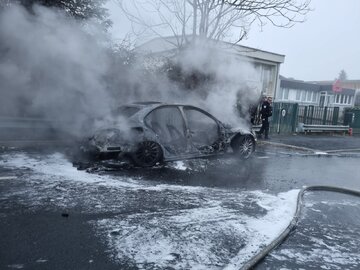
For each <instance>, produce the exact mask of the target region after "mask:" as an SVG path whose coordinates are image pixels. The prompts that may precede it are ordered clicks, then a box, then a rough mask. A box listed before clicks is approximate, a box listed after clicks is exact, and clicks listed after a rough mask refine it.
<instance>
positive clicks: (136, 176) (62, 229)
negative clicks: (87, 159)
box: [0, 135, 360, 270]
mask: <svg viewBox="0 0 360 270" xmlns="http://www.w3.org/2000/svg"><path fill="white" fill-rule="evenodd" d="M359 146H360V138H358V137H348V136H322V135H315V136H313V135H312V136H309V135H306V136H305V135H296V136H279V135H273V136H271V139H270V140H268V141H259V142H258V147H257V151H256V154H255V155H254V157H253V158H251V159H249V160H247V161H245V162H241V163H239V160H238V159H234V158H226V159H214V160H193V161H188V162H180V163H172V164H169V165H168V166H164V167H158V168H152V169H135V170H131V171H128V170H115V169H100V170H95V171H92V172H91V173H88V172H85V171H79V170H76V168H74V167H73V166H72V164H71V162H69V160H67V158H66V156H65V155H63V154H62V153H59V152H58V151H57V150H56V149H55V150H54V149H46V148H45V149H43V148H41V151H39V150H37V149H32V150H26V151H23V150H16V149H3V150H2V153H0V217H1V218H0V239H1V241H0V269H54V270H60V269H105V270H106V269H222V268H224V267H228V269H238V268H239V266H241V264H242V263H244V261H245V260H246V259H247V258H250V257H251V255H252V254H254V253H255V252H256V251H257V250H259V249H260V248H261V247H262V246H263V245H264V244H266V243H269V241H271V239H273V238H274V236H275V235H276V234H277V233H279V231H281V229H282V228H283V227H284V226H285V227H286V226H287V225H286V224H287V222H288V221H289V220H290V219H291V217H292V210H293V208H294V202H295V201H296V194H297V191H298V190H299V189H300V188H302V187H303V186H304V185H337V186H341V187H347V188H352V189H360V179H359V175H360V167H359V166H358V164H359V160H360V159H359V158H360V156H359V155H358V152H359V151H355V149H358V148H360V147H359ZM335 150H336V152H334V151H335ZM339 150H340V151H339ZM306 201H307V207H306V208H307V211H305V213H304V215H303V216H302V219H301V223H300V225H299V228H298V230H297V232H299V233H294V234H293V235H292V236H291V238H289V240H288V242H286V243H285V244H284V245H282V246H281V247H279V248H278V249H276V250H275V251H274V252H273V253H272V255H271V256H269V257H268V258H267V259H266V260H265V261H264V262H263V263H262V264H261V265H259V266H258V269H321V268H323V267H327V269H358V268H357V267H358V265H360V259H359V258H358V256H357V255H356V254H357V252H358V250H359V248H360V243H359V241H356V239H359V238H360V233H359V232H360V225H359V222H358V220H359V218H360V210H359V209H360V207H359V206H360V202H359V200H358V199H354V198H349V197H338V196H335V197H329V196H328V194H318V193H316V194H313V195H312V196H310V197H309V198H308V199H307V200H306ZM348 225H349V226H348ZM309 262H311V263H309Z"/></svg>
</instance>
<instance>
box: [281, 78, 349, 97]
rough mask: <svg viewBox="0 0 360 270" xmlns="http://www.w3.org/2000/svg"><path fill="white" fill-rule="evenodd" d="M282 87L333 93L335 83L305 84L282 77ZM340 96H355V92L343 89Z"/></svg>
mask: <svg viewBox="0 0 360 270" xmlns="http://www.w3.org/2000/svg"><path fill="white" fill-rule="evenodd" d="M280 87H282V88H289V89H300V90H310V91H315V92H322V91H325V92H333V81H331V82H328V83H326V84H325V83H324V84H317V83H314V82H305V81H301V80H295V79H292V78H285V77H283V76H280ZM340 94H344V95H355V90H354V89H350V88H344V87H343V88H342V91H341V92H340Z"/></svg>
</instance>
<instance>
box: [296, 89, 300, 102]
mask: <svg viewBox="0 0 360 270" xmlns="http://www.w3.org/2000/svg"><path fill="white" fill-rule="evenodd" d="M300 97H301V90H296V100H300Z"/></svg>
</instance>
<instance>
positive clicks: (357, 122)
mask: <svg viewBox="0 0 360 270" xmlns="http://www.w3.org/2000/svg"><path fill="white" fill-rule="evenodd" d="M344 124H345V125H349V126H350V127H351V128H352V129H353V134H360V108H348V109H346V110H345V114H344Z"/></svg>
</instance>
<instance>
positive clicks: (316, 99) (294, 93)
mask: <svg viewBox="0 0 360 270" xmlns="http://www.w3.org/2000/svg"><path fill="white" fill-rule="evenodd" d="M276 101H278V102H290V103H298V104H299V105H314V106H320V107H325V106H327V107H340V109H343V108H345V107H353V106H354V102H355V91H354V90H353V89H347V88H343V91H342V92H340V93H335V92H333V91H332V85H331V84H328V85H318V84H314V83H307V82H303V81H296V80H292V79H283V78H282V79H281V83H280V87H279V88H278V89H277V93H276Z"/></svg>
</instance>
